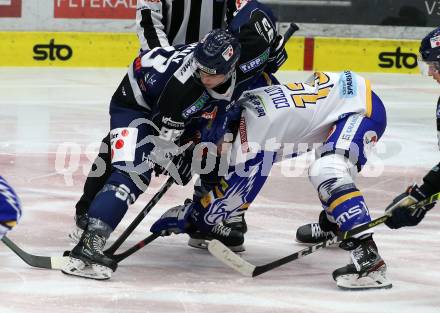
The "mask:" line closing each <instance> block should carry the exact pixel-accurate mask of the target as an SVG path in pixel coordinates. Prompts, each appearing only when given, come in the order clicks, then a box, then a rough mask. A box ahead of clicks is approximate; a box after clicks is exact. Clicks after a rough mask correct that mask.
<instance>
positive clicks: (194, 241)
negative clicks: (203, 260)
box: [188, 238, 246, 252]
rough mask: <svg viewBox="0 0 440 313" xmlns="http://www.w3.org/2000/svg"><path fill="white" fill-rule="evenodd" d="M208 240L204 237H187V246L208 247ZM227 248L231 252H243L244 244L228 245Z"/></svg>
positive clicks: (244, 249)
mask: <svg viewBox="0 0 440 313" xmlns="http://www.w3.org/2000/svg"><path fill="white" fill-rule="evenodd" d="M208 245H209V240H205V239H195V238H189V240H188V246H190V247H193V248H196V249H205V250H206V249H208ZM228 248H229V249H231V251H233V252H244V251H246V248H245V247H244V245H238V246H228Z"/></svg>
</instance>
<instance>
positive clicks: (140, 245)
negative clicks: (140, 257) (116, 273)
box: [112, 234, 160, 263]
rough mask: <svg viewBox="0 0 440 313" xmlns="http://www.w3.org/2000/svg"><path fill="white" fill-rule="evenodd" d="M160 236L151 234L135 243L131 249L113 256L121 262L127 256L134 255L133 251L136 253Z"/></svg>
mask: <svg viewBox="0 0 440 313" xmlns="http://www.w3.org/2000/svg"><path fill="white" fill-rule="evenodd" d="M158 237H160V235H159V234H151V235H150V236H148V237H147V238H145V239H144V240H141V241H139V242H138V243H137V244H135V245H134V246H133V247H131V248H130V249H127V250H126V251H124V252H122V253H120V254H115V255H113V256H112V258H113V259H114V260H115V261H116V262H118V263H119V262H121V261H122V260H125V259H126V258H127V257H129V256H130V255H132V254H133V253H135V252H136V251H138V250H140V249H142V248H143V247H145V246H146V245H148V244H149V243H150V242H152V241H154V240H156V238H158Z"/></svg>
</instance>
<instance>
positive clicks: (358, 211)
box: [336, 200, 369, 227]
mask: <svg viewBox="0 0 440 313" xmlns="http://www.w3.org/2000/svg"><path fill="white" fill-rule="evenodd" d="M349 201H350V200H349ZM358 215H363V216H368V215H369V214H368V209H367V206H366V205H365V203H364V202H363V201H360V204H359V205H355V206H353V207H351V208H349V209H348V210H347V211H345V212H343V213H342V214H340V215H339V216H338V217H337V218H336V223H337V224H338V226H339V227H341V225H342V224H343V223H346V222H348V221H349V220H352V219H354V218H355V217H356V216H358ZM357 219H358V217H357Z"/></svg>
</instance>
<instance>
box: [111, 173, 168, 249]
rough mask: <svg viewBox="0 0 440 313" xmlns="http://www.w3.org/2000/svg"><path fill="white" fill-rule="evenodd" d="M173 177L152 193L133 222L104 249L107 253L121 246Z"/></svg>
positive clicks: (165, 189)
mask: <svg viewBox="0 0 440 313" xmlns="http://www.w3.org/2000/svg"><path fill="white" fill-rule="evenodd" d="M173 183H174V179H173V178H172V177H170V178H168V180H167V181H166V182H165V184H164V185H163V186H162V187H161V188H160V190H159V191H158V192H157V193H156V194H155V195H154V197H153V198H152V199H151V200H150V202H148V204H147V205H146V206H145V207H144V209H143V210H142V211H141V212H140V213H139V214H138V216H137V217H136V218H135V219H134V221H133V222H131V224H130V225H129V226H128V227H127V229H126V230H125V231H124V232H123V233H122V234H121V236H119V238H118V239H116V241H115V242H114V243H113V244H112V245H111V246H110V247H109V248H108V249H107V250H106V251H104V253H105V254H107V255H112V254H114V253H115V252H116V250H117V249H118V248H119V247H120V246H121V244H122V243H123V242H124V241H125V240H126V239H127V238H128V236H130V234H131V233H132V232H133V231H134V230H135V228H136V227H137V226H138V225H139V224H140V222H142V220H143V219H144V218H145V216H147V214H148V213H149V212H150V211H151V209H152V208H153V207H154V206H155V205H156V203H157V202H159V200H160V198H162V196H163V195H164V194H165V193H166V192H167V190H168V189H169V188H170V187H171V186H172V185H173Z"/></svg>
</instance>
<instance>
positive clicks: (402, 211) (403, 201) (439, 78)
mask: <svg viewBox="0 0 440 313" xmlns="http://www.w3.org/2000/svg"><path fill="white" fill-rule="evenodd" d="M419 53H420V55H419V60H418V61H419V62H418V63H419V67H420V68H421V69H422V74H426V75H429V76H431V77H432V78H433V79H434V80H435V81H436V82H437V83H439V84H440V61H439V60H440V27H439V28H436V29H435V30H433V31H432V32H430V33H429V34H427V35H426V36H425V37H424V38H423V39H422V41H421V43H420V48H419ZM436 118H437V137H438V141H439V142H438V146H439V149H440V98H439V99H438V101H437V110H436ZM437 192H440V163H439V164H437V165H436V166H434V167H433V168H432V169H431V170H430V171H429V172H428V174H426V175H425V177H423V184H421V185H420V186H418V185H417V184H416V183H414V184H413V185H412V186H409V187H408V188H407V190H406V191H405V192H404V193H402V194H401V195H399V196H398V197H396V198H395V199H394V200H393V201H392V203H391V204H390V205H389V206H388V207H387V208H386V212H392V216H391V217H390V218H389V219H388V220H387V221H386V222H385V224H386V225H387V226H388V227H389V228H392V229H397V228H400V227H405V226H416V225H418V224H419V223H420V222H421V221H422V219H423V218H424V217H425V215H426V213H427V212H428V211H429V210H431V209H432V208H433V207H434V205H435V204H429V205H426V206H424V207H421V208H418V209H417V210H411V209H410V208H409V207H410V206H411V205H413V204H415V203H417V202H419V201H423V200H425V199H427V198H429V197H430V196H432V195H433V194H435V193H437Z"/></svg>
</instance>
